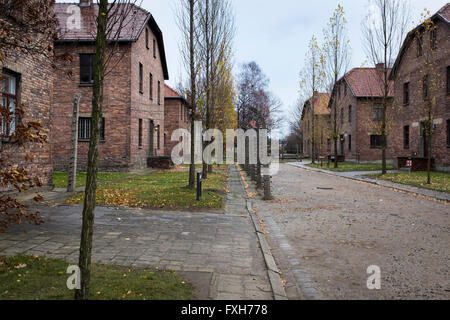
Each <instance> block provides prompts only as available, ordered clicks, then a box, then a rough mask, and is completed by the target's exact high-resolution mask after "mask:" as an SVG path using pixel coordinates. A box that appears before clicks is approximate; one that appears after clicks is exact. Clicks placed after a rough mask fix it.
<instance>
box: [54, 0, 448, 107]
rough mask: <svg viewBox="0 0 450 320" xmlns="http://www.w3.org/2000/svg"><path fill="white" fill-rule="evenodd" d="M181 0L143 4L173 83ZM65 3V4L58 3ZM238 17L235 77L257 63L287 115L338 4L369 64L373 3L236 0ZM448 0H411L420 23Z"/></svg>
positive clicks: (355, 56)
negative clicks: (158, 33) (314, 41)
mask: <svg viewBox="0 0 450 320" xmlns="http://www.w3.org/2000/svg"><path fill="white" fill-rule="evenodd" d="M177 1H179V0H143V1H142V6H143V7H144V8H145V9H147V10H148V11H150V12H151V13H152V14H153V16H154V17H155V19H156V21H157V23H158V25H159V27H160V28H161V30H162V32H163V34H164V42H165V48H166V54H167V61H168V67H169V75H170V80H169V84H171V85H173V84H174V83H176V81H178V80H179V79H180V72H184V68H183V67H182V66H181V63H180V54H179V49H178V39H179V34H180V33H179V31H178V27H177V25H176V21H175V15H174V12H173V8H174V6H175V5H176V3H177ZM58 2H64V1H58ZM232 2H233V5H234V11H235V15H236V27H237V31H236V38H235V42H234V52H235V54H234V62H235V73H237V72H238V70H239V66H240V64H242V63H244V62H249V61H252V60H254V61H256V62H257V63H258V64H259V65H260V67H261V68H262V69H263V71H264V72H265V73H266V75H267V76H268V77H269V79H270V88H271V91H273V92H274V93H275V94H276V95H277V96H278V97H279V98H280V99H281V101H282V102H283V107H284V110H285V111H286V113H287V114H288V111H289V110H290V108H291V107H292V106H293V104H294V103H295V101H296V99H297V96H298V94H297V92H298V82H299V79H298V77H299V76H298V74H299V71H300V70H301V68H302V65H303V62H304V56H305V50H306V47H307V44H308V41H309V40H310V39H311V37H312V35H316V37H318V38H319V40H320V39H321V38H322V30H323V28H324V27H325V25H326V23H327V21H328V19H329V18H330V16H331V15H332V13H333V11H334V9H335V8H336V7H337V5H338V3H340V4H341V5H343V7H344V10H345V13H346V17H347V20H348V29H349V38H350V41H351V47H352V65H351V66H352V67H359V66H361V65H362V64H363V63H364V61H365V60H366V54H365V53H364V51H363V49H362V45H361V31H360V25H361V21H362V19H363V18H364V17H365V16H366V13H367V10H368V0H341V1H336V0H312V1H304V0H277V1H273V0H232ZM445 3H446V1H442V0H427V1H426V2H425V1H424V0H412V1H411V4H412V12H413V14H414V17H415V19H416V20H417V18H418V16H420V13H421V12H422V11H423V9H424V8H425V7H426V8H427V9H429V10H430V11H431V12H432V13H434V12H436V11H437V10H439V9H440V8H441V7H442V6H444V4H445Z"/></svg>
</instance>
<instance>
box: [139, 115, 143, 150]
mask: <svg viewBox="0 0 450 320" xmlns="http://www.w3.org/2000/svg"><path fill="white" fill-rule="evenodd" d="M142 133H143V128H142V119H139V137H138V144H139V148H142V146H143V145H142Z"/></svg>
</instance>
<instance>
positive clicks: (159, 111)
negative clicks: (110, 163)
mask: <svg viewBox="0 0 450 320" xmlns="http://www.w3.org/2000/svg"><path fill="white" fill-rule="evenodd" d="M153 39H155V40H156V37H155V36H154V34H153V32H152V30H151V29H150V28H149V49H147V48H146V45H145V31H144V32H142V35H141V37H140V38H139V40H138V41H137V42H136V43H133V44H132V50H131V92H130V97H131V110H130V111H131V114H130V116H131V118H130V121H131V122H130V128H131V132H130V134H131V139H130V155H131V159H130V165H131V166H132V167H135V168H143V167H146V166H147V157H148V156H149V155H150V154H151V153H152V152H151V150H150V120H153V122H154V126H155V127H156V126H158V125H159V126H160V135H159V136H160V137H159V138H160V148H159V149H158V141H157V138H158V134H157V132H156V131H155V132H154V134H153V146H154V150H153V154H154V155H157V156H162V155H164V73H163V67H162V63H161V59H160V56H159V48H158V42H157V41H155V45H156V48H155V52H156V58H154V57H153ZM139 63H142V65H143V71H144V72H143V79H144V81H143V84H144V86H143V93H140V92H139ZM150 73H152V74H153V100H150V85H149V84H150ZM158 81H160V86H161V101H160V104H158ZM139 119H142V120H143V147H142V148H139V146H138V140H139Z"/></svg>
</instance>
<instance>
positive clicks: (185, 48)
mask: <svg viewBox="0 0 450 320" xmlns="http://www.w3.org/2000/svg"><path fill="white" fill-rule="evenodd" d="M176 16H177V24H178V28H179V29H180V32H181V34H182V42H181V44H180V53H181V56H182V59H183V61H184V65H185V67H186V71H187V73H188V75H189V80H190V83H189V86H190V90H189V94H188V95H189V96H190V103H191V107H192V111H191V164H190V166H189V188H191V189H193V188H194V187H195V138H196V137H195V134H196V133H195V130H194V129H195V127H194V122H195V121H196V120H199V119H201V116H200V113H199V110H198V101H197V98H198V97H197V87H198V85H197V79H198V76H199V72H200V63H201V61H200V59H199V56H200V48H199V41H198V39H199V37H200V34H199V30H198V29H199V28H198V25H199V17H198V1H197V0H182V1H180V3H179V6H178V8H177V13H176Z"/></svg>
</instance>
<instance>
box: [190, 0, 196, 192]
mask: <svg viewBox="0 0 450 320" xmlns="http://www.w3.org/2000/svg"><path fill="white" fill-rule="evenodd" d="M194 5H195V0H189V8H190V13H189V15H190V17H189V19H190V27H189V53H190V73H191V105H192V116H191V121H192V123H191V164H190V166H189V188H190V189H195V127H194V121H195V118H196V113H197V107H196V94H197V92H196V91H197V88H196V84H195V78H196V77H195V48H194V32H195V30H194V28H195V25H194Z"/></svg>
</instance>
